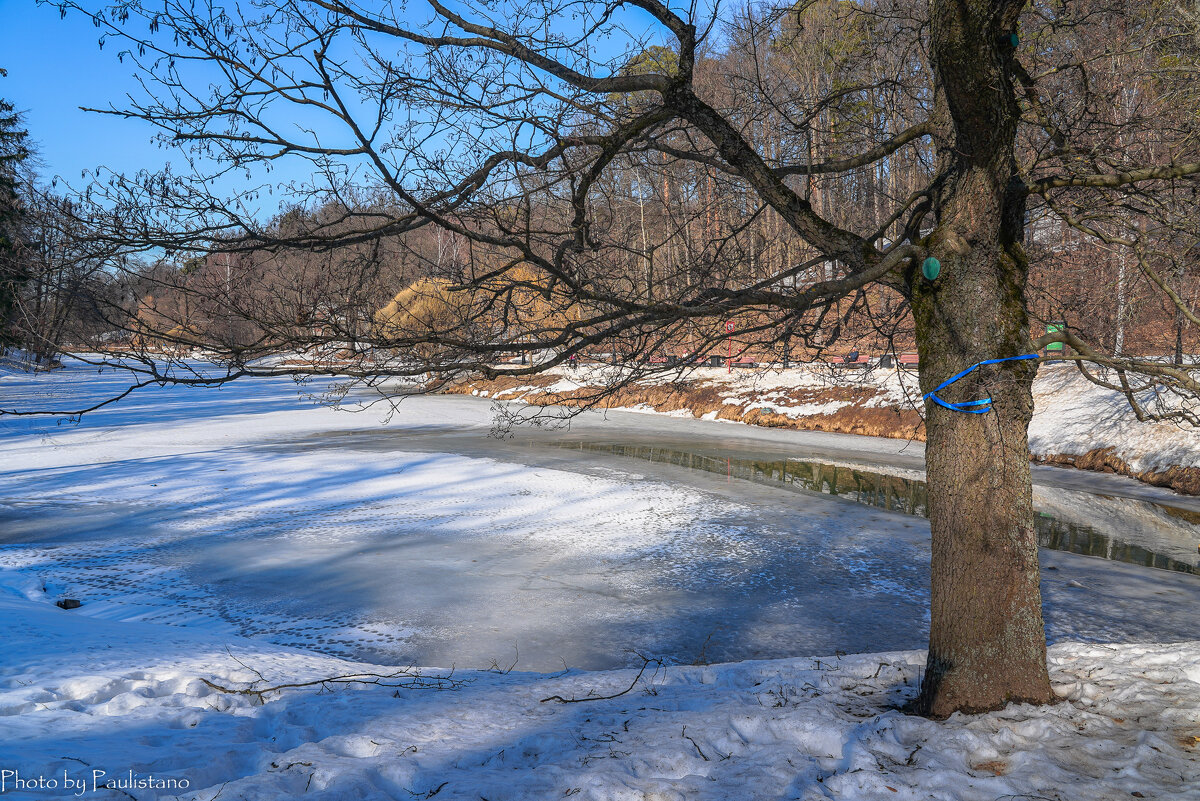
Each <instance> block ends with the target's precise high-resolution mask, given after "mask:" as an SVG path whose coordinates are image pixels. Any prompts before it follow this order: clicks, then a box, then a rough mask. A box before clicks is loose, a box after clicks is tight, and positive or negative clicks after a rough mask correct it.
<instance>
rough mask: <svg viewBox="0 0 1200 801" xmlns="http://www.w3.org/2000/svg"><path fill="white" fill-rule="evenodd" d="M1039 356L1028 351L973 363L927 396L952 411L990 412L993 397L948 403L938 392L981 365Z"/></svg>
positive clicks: (926, 394) (967, 412) (927, 393)
mask: <svg viewBox="0 0 1200 801" xmlns="http://www.w3.org/2000/svg"><path fill="white" fill-rule="evenodd" d="M1037 358H1040V357H1039V354H1037V353H1026V354H1024V355H1023V356H1005V357H1004V358H1003V359H988V360H987V361H984V362H978V363H977V364H973V365H971V366H970V367H968V368H967V369H966V370H963V371H962V372H961V373H959V374H958V375H956V376H953V377H951V378H947V379H946V380H945V381H943V382H942V383H940V384H938V386H937V388H936V389H934V390H933V392H926V393H925V398H926V399H927V400H931V401H933V402H934V403H936V404H937V405H938V406H945V407H946V408H947V409H949V410H950V411H952V412H964V413H966V414H987V413H988V412H990V411H991V410H992V399H991V398H983V399H981V400H973V401H959V402H958V403H948V402H946V401H944V400H942V399H941V398H939V397H938V396H937V393H939V392H941V391H942V390H943V389H945V388H946V387H948V386H950V385H951V384H953V383H954V382H955V381H957V380H958V379H960V378H962V377H963V376H965V375H970V374H971V373H973V372H975V371H976V370H978V369H979V368H980V367H983V366H984V365H985V364H999V363H1000V362H1017V361H1022V360H1024V359H1037Z"/></svg>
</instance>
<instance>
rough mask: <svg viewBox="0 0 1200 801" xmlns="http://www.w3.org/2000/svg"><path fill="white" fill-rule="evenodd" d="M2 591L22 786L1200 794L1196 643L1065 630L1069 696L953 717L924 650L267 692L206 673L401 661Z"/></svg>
mask: <svg viewBox="0 0 1200 801" xmlns="http://www.w3.org/2000/svg"><path fill="white" fill-rule="evenodd" d="M0 613H2V614H3V616H4V619H5V621H6V640H5V649H4V652H3V656H2V657H0V716H2V717H3V721H4V722H3V728H4V731H5V736H4V738H3V743H2V744H0V769H3V770H6V771H11V773H8V774H6V776H5V779H4V780H5V781H6V782H7V787H5V788H3V789H0V792H3V793H4V796H3V797H4V798H14V799H17V798H20V799H34V798H36V799H50V798H68V797H72V796H73V795H75V793H77V792H78V791H77V790H75V789H63V788H62V782H63V779H64V777H65V778H69V779H70V780H71V781H73V782H84V783H85V785H86V788H87V793H86V794H84V795H83V796H82V797H95V798H126V797H132V798H136V799H139V801H140V800H141V799H154V798H158V799H166V798H182V799H195V800H196V801H211V800H212V799H214V798H218V797H219V798H222V799H251V800H257V799H263V800H264V801H265V800H266V799H279V798H298V797H304V798H314V799H324V800H325V801H341V800H342V799H345V801H358V799H405V800H406V801H407V799H411V798H425V797H433V796H434V795H436V796H437V797H438V798H444V799H472V801H475V799H479V798H486V799H489V800H490V801H501V800H502V799H533V798H539V799H540V798H546V799H549V798H563V797H567V798H578V799H590V800H593V801H612V799H714V801H715V800H721V801H723V800H724V799H731V798H797V799H825V798H837V799H847V800H852V799H881V798H887V799H891V798H895V799H912V800H913V801H928V800H929V799H954V800H955V801H995V799H997V798H1006V797H1014V798H1017V797H1019V798H1039V799H1056V800H1061V801H1066V800H1067V799H1079V800H1080V801H1083V800H1084V799H1086V800H1087V801H1101V800H1104V799H1111V800H1112V801H1116V799H1122V800H1123V799H1128V798H1131V797H1141V798H1164V799H1165V798H1178V799H1186V798H1200V756H1198V750H1197V744H1198V743H1200V739H1198V737H1200V726H1198V725H1197V722H1196V718H1195V709H1197V708H1200V683H1198V682H1200V642H1194V643H1181V644H1174V645H1124V646H1089V645H1076V644H1064V645H1059V646H1056V647H1054V648H1052V649H1051V653H1050V664H1051V676H1052V680H1053V682H1054V685H1055V688H1056V692H1057V693H1058V694H1059V696H1060V697H1061V698H1063V699H1064V702H1063V703H1060V704H1057V705H1055V706H1051V707H1047V708H1040V709H1039V708H1033V707H1029V706H1016V707H1012V708H1009V709H1006V710H1003V711H1000V712H995V713H991V714H986V715H978V716H970V717H967V716H960V715H956V716H954V717H952V718H951V719H949V720H948V721H945V722H940V723H939V722H932V721H928V720H923V719H919V718H912V717H908V716H905V715H904V714H902V713H901V712H899V711H897V706H898V705H900V704H902V703H903V702H904V701H905V700H906V699H908V698H910V697H911V696H912V695H913V694H914V692H915V687H916V685H917V683H918V681H919V676H920V671H921V666H922V664H923V655H922V654H921V653H920V652H899V653H884V654H868V655H856V656H840V657H837V656H835V657H822V658H815V659H810V658H805V659H788V660H777V661H770V662H743V663H737V664H726V665H707V666H695V667H670V668H661V667H658V666H657V665H655V664H653V663H651V664H650V665H648V666H647V668H646V669H645V671H644V672H642V673H641V675H640V677H639V675H638V671H636V670H617V671H605V672H602V673H582V672H571V673H567V674H559V675H554V676H543V675H534V674H520V673H509V674H496V673H487V672H465V673H457V674H454V678H455V679H457V680H463V681H464V682H465V684H464V685H463V686H462V687H461V688H459V689H456V690H430V689H420V690H417V689H394V688H392V687H379V686H371V685H366V684H358V685H349V686H338V685H328V686H325V687H320V686H315V687H303V688H297V689H291V690H283V691H280V692H276V693H271V694H268V695H267V696H265V703H260V702H259V700H258V699H257V698H256V697H255V696H251V695H240V694H230V693H224V692H220V691H218V690H216V689H214V688H213V687H212V686H210V685H208V684H206V683H205V682H204V681H202V679H206V680H208V681H211V682H213V683H214V684H217V685H220V686H222V687H227V688H229V689H245V688H260V689H261V688H263V687H266V686H278V685H279V684H284V683H300V682H306V681H313V680H316V679H321V678H331V677H336V676H343V675H348V674H356V673H390V672H393V671H394V670H395V668H392V667H386V666H378V665H368V664H358V663H352V662H346V661H344V660H340V659H335V658H332V657H327V656H321V655H316V654H312V653H305V652H302V651H297V650H292V649H287V648H281V647H278V646H271V645H268V644H264V643H261V642H251V641H248V640H242V639H238V638H232V639H229V638H221V639H217V638H213V637H210V636H206V635H204V634H201V633H197V632H194V631H192V630H189V629H184V628H176V627H163V626H154V625H150V624H138V623H114V622H109V621H101V620H94V619H86V618H81V617H78V616H76V615H74V614H72V613H71V612H64V611H61V610H59V609H56V608H54V607H52V606H50V605H49V604H48V603H36V602H34V601H30V600H26V599H24V598H18V597H15V596H13V595H11V594H10V595H7V596H4V597H0ZM422 672H423V673H424V674H425V675H426V676H435V675H448V672H445V671H436V670H425V671H422ZM626 690H628V691H627V692H626ZM553 696H558V697H560V698H562V699H587V698H589V697H591V698H594V697H596V696H617V697H615V698H611V699H608V700H586V701H583V702H580V703H565V704H564V703H559V702H557V701H546V700H544V699H548V698H551V697H553ZM94 771H103V773H102V774H94V773H93V772H94ZM94 777H97V778H98V780H99V783H100V785H101V789H100V790H99V791H96V792H93V791H92V786H93V778H94ZM16 778H20V779H21V780H22V781H25V782H27V783H28V782H35V781H37V780H38V779H39V778H40V779H41V780H43V781H45V780H51V779H53V780H55V781H57V782H58V786H59V789H58V790H56V791H47V790H37V791H23V790H20V789H14V782H15V779H16ZM131 779H132V780H133V782H139V781H140V782H142V783H143V786H142V787H140V788H139V787H138V786H137V785H136V784H132V785H131V784H130V780H131ZM149 781H158V782H160V783H165V782H168V781H173V782H174V785H173V787H174V788H175V789H162V790H155V789H147V788H146V787H145V783H147V782H149ZM106 782H114V783H115V786H116V787H117V788H119V789H116V790H111V791H109V790H104V789H103V784H104V783H106ZM184 783H186V787H184ZM27 786H29V785H27ZM159 786H160V787H161V786H162V784H160V785H159ZM180 788H182V789H180Z"/></svg>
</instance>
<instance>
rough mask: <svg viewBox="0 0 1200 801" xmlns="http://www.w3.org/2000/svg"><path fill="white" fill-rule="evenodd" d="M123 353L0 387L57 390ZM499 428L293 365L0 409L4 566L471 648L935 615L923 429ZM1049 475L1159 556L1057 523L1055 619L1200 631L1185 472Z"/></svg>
mask: <svg viewBox="0 0 1200 801" xmlns="http://www.w3.org/2000/svg"><path fill="white" fill-rule="evenodd" d="M115 380H116V379H115V378H112V379H110V378H108V377H107V376H104V377H98V376H96V375H95V373H94V371H93V372H86V371H80V370H71V371H65V372H63V373H60V374H57V375H55V376H51V377H38V378H24V379H19V378H14V377H9V378H6V379H5V380H4V382H3V383H2V384H0V387H2V388H3V391H4V393H5V395H6V397H13V396H20V395H21V393H27V394H28V395H29V396H30V397H34V396H36V397H48V396H54V395H57V396H58V397H59V398H61V399H70V398H71V397H73V395H78V396H80V397H83V396H86V395H88V394H89V393H95V392H99V391H101V390H102V389H103V387H97V382H99V381H115ZM48 381H53V382H55V383H54V385H53V386H50V385H48V384H47V382H48ZM72 382H75V383H74V384H72ZM491 433H492V404H491V403H490V402H487V401H481V400H478V399H474V398H464V397H433V398H414V399H410V400H408V401H405V402H404V403H403V404H402V405H401V406H400V409H399V411H398V412H397V413H396V414H395V416H394V418H393V419H392V420H391V421H390V423H389V424H388V425H386V426H382V425H380V422H379V414H378V413H376V412H374V411H366V412H360V413H359V414H357V415H355V414H351V413H346V412H336V411H333V410H329V409H324V408H314V407H313V406H312V405H311V404H310V403H308V402H306V401H304V400H299V399H297V398H296V396H295V389H294V387H293V386H292V384H291V382H289V381H264V382H257V383H254V384H238V385H234V386H233V387H230V388H227V389H225V390H222V391H219V392H218V391H214V390H188V389H184V388H175V389H164V390H159V391H153V392H147V393H144V394H139V395H138V396H136V397H135V398H133V399H131V402H130V403H129V404H125V405H121V406H118V407H113V408H110V409H107V410H103V411H101V412H98V413H96V414H95V415H89V416H85V417H84V419H83V421H82V422H81V423H80V424H78V425H74V426H71V425H68V426H61V425H56V424H55V423H53V422H52V421H47V420H45V419H32V420H18V421H14V422H9V421H5V422H4V423H3V428H2V429H0V458H3V470H2V471H0V568H3V572H2V573H0V590H2V589H3V588H8V589H9V590H10V591H15V592H19V593H22V594H24V595H26V596H28V597H32V598H42V599H45V600H46V601H47V602H50V601H51V600H53V599H54V598H57V597H60V596H70V597H78V598H80V599H82V600H84V602H85V605H84V607H83V608H82V609H80V610H77V612H73V613H71V614H79V615H84V616H93V617H99V618H108V619H115V620H130V619H140V620H148V621H157V622H163V623H171V624H176V625H188V626H197V627H206V628H210V629H213V630H215V631H230V632H235V633H239V634H246V635H250V636H254V637H262V638H267V639H270V640H271V641H274V642H278V643H283V644H291V645H297V646H301V647H304V648H310V649H315V650H320V651H325V652H328V653H333V654H338V655H343V656H351V657H355V658H359V659H364V660H370V661H377V662H386V663H412V664H424V665H444V666H448V665H457V666H460V667H470V668H475V667H487V666H489V665H491V664H493V663H494V664H495V665H497V666H498V667H500V668H507V667H509V666H510V665H513V664H514V663H515V664H516V666H517V669H527V670H540V671H553V670H556V669H561V668H562V667H563V666H564V665H566V666H568V667H573V668H606V667H613V666H617V665H625V664H629V663H635V662H637V661H640V660H638V658H637V657H636V656H635V655H634V652H642V653H652V654H656V655H665V656H667V657H669V658H670V659H671V660H673V661H676V662H684V663H690V662H696V661H707V662H716V661H729V660H738V659H748V658H772V657H782V656H792V655H802V654H827V653H834V652H837V651H844V652H858V651H881V650H892V649H904V648H917V647H922V646H923V645H924V641H925V636H926V627H927V612H926V606H927V586H926V585H927V582H928V559H929V548H928V524H927V523H926V522H925V521H924V520H923V519H921V518H920V517H919V516H914V515H912V514H906V513H905V512H906V511H907V512H913V511H919V508H918V507H920V505H921V500H920V498H921V493H922V492H923V491H924V490H923V485H921V484H920V477H921V475H920V470H921V462H922V460H921V450H920V447H919V446H918V445H916V444H908V443H903V442H896V441H889V440H873V439H870V438H855V437H838V436H835V435H828V434H809V433H806V432H781V431H774V430H762V429H751V428H749V427H745V426H733V425H723V424H716V423H707V422H702V421H694V420H677V419H672V418H664V417H659V416H649V415H638V414H630V413H611V414H609V415H607V416H604V415H599V414H588V415H584V416H581V417H578V418H575V419H573V420H572V421H570V424H569V426H546V427H541V428H529V427H519V428H517V429H514V435H513V436H512V437H510V438H505V439H498V438H496V437H494V436H490V434H491ZM698 459H699V460H705V459H707V460H715V461H711V462H705V464H706V465H708V466H707V467H704V466H702V467H699V468H698V467H697V460H698ZM720 460H725V467H726V470H725V472H722V471H721V470H720V469H718V468H719V467H720ZM685 461H687V462H689V464H687V465H685V464H684V462H685ZM814 470H815V474H814ZM1035 475H1036V480H1037V481H1038V483H1039V488H1038V503H1039V507H1040V508H1042V509H1043V510H1044V511H1045V512H1046V513H1047V514H1050V515H1052V518H1046V519H1047V520H1050V519H1053V520H1054V521H1056V522H1055V524H1054V525H1047V527H1046V528H1045V529H1044V530H1043V532H1042V534H1043V536H1044V537H1046V538H1048V543H1047V544H1062V542H1063V541H1069V542H1068V543H1067V544H1068V546H1069V547H1067V548H1066V550H1083V551H1085V552H1088V553H1096V552H1105V553H1101V554H1100V555H1120V554H1122V553H1123V554H1125V555H1127V556H1128V557H1130V559H1129V561H1133V562H1141V563H1150V564H1159V563H1160V562H1161V565H1160V566H1162V567H1168V568H1172V570H1158V569H1148V568H1146V567H1144V566H1141V565H1139V564H1121V563H1117V562H1113V561H1105V560H1102V559H1096V558H1089V557H1086V556H1080V555H1076V554H1073V553H1058V552H1053V551H1050V550H1045V551H1043V564H1044V567H1045V568H1046V571H1045V572H1044V592H1045V596H1046V602H1047V613H1046V614H1047V625H1048V633H1049V635H1050V637H1051V639H1052V640H1064V639H1089V640H1098V641H1122V640H1124V641H1171V640H1180V639H1195V638H1200V627H1198V626H1197V624H1196V623H1195V622H1194V615H1193V614H1192V612H1191V610H1194V609H1195V608H1196V607H1195V604H1196V602H1197V601H1200V579H1198V578H1197V577H1196V576H1194V575H1188V574H1187V572H1186V571H1188V570H1191V569H1192V568H1194V566H1195V564H1196V558H1195V557H1196V543H1197V542H1198V541H1200V536H1198V535H1197V527H1196V525H1195V521H1196V520H1197V517H1196V515H1197V514H1200V504H1198V503H1197V499H1190V498H1181V497H1180V496H1176V495H1173V494H1172V493H1169V492H1165V491H1161V490H1156V489H1154V488H1149V487H1144V486H1142V485H1139V484H1137V483H1136V482H1133V481H1130V480H1126V479H1119V478H1116V477H1112V476H1097V475H1087V474H1080V473H1077V472H1075V471H1066V470H1055V469H1052V468H1038V469H1036V470H1035ZM804 476H807V477H808V478H806V479H805V480H798V479H799V478H803V477H804ZM747 479H749V480H747ZM823 485H824V486H823ZM851 485H853V492H849V490H850V489H851ZM822 488H825V489H829V488H832V489H836V490H838V494H839V495H842V496H846V495H847V494H852V495H853V496H854V497H855V499H857V500H858V501H872V500H874V501H875V502H876V503H875V505H872V504H871V503H867V504H863V503H855V502H853V501H851V500H846V499H845V497H838V498H834V497H829V496H828V495H822V494H820V493H819V492H814V491H810V490H814V489H822ZM1084 490H1086V491H1084ZM906 504H907V505H908V507H910V508H906V509H900V508H898V505H899V506H900V507H903V506H905V505H906ZM1044 525H1045V524H1044ZM1054 526H1059V527H1060V529H1061V530H1059V529H1056V528H1055V527H1054ZM1081 526H1082V527H1086V528H1087V529H1088V530H1087V531H1084V528H1081ZM1056 538H1057V539H1056ZM1156 560H1158V561H1156Z"/></svg>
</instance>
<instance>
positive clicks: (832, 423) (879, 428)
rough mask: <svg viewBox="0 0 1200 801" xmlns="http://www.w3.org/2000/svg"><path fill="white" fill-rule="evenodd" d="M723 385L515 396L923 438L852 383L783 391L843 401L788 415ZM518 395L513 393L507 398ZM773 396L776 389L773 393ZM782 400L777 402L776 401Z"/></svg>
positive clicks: (501, 385) (517, 381)
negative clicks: (731, 399) (832, 407)
mask: <svg viewBox="0 0 1200 801" xmlns="http://www.w3.org/2000/svg"><path fill="white" fill-rule="evenodd" d="M555 381H556V378H554V377H552V376H529V377H521V378H513V377H509V376H504V377H501V378H497V379H495V380H492V381H470V382H466V383H463V384H458V385H455V386H453V387H448V388H447V389H446V390H444V391H445V392H449V393H454V394H462V395H470V394H471V393H472V392H477V391H486V392H487V393H488V396H490V397H496V395H497V394H503V393H505V392H506V391H508V390H512V389H515V388H517V387H521V386H536V387H546V386H549V385H550V384H552V383H554V382H555ZM728 392H729V390H728V388H725V387H721V386H719V385H714V384H711V383H709V382H706V381H681V382H676V383H671V384H654V385H632V386H627V387H620V388H618V389H615V390H612V391H608V390H605V389H603V388H601V387H584V388H582V389H578V390H574V391H571V392H562V393H553V392H525V393H522V394H520V395H519V397H520V398H521V399H522V400H524V401H526V402H528V403H533V404H544V405H549V404H560V405H564V406H590V407H595V408H599V409H614V408H623V407H630V406H647V407H649V408H652V409H654V410H655V411H657V412H674V411H679V410H687V411H689V412H691V413H692V414H693V415H695V416H696V417H703V416H704V415H708V414H714V413H715V417H716V419H718V420H734V421H737V422H743V423H749V424H750V425H756V426H764V427H767V428H789V429H795V430H800V431H829V432H834V433H839V434H861V435H866V436H873V437H890V438H893V439H916V440H924V439H925V428H924V423H923V421H922V420H921V417H920V415H918V414H917V412H916V411H915V410H912V409H901V408H899V407H878V406H868V405H866V404H867V402H869V401H870V400H871V399H872V398H874V397H875V393H874V392H872V391H870V390H864V389H860V388H852V387H828V388H804V389H796V390H792V391H790V392H788V393H787V402H786V405H788V406H791V405H793V404H797V405H798V404H801V403H813V402H820V401H843V402H846V403H847V404H849V405H847V406H843V407H842V408H840V409H837V410H836V411H834V412H831V413H828V414H813V415H806V416H801V417H789V416H787V415H784V414H780V413H778V412H772V411H769V410H767V409H763V408H757V409H750V410H749V411H747V409H746V407H747V406H750V405H753V399H751V400H750V401H747V402H746V403H745V404H744V405H743V404H741V403H725V397H726V395H727V394H728ZM517 397H518V396H517V395H513V396H512V399H516V398H517ZM776 397H777V395H776ZM781 405H782V404H781Z"/></svg>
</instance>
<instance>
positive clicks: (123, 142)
mask: <svg viewBox="0 0 1200 801" xmlns="http://www.w3.org/2000/svg"><path fill="white" fill-rule="evenodd" d="M98 38H99V31H97V30H96V29H95V28H94V27H92V25H91V23H90V22H87V21H85V20H82V19H80V18H78V17H72V16H68V17H67V18H66V19H65V20H62V19H59V14H58V9H56V8H54V7H52V6H38V5H37V4H36V3H35V2H34V0H0V67H3V68H4V69H7V70H8V77H7V78H0V97H3V98H5V99H6V100H8V101H10V102H11V103H13V105H15V106H16V107H17V108H18V109H19V110H21V111H24V112H25V122H26V128H27V129H28V130H29V133H30V136H31V137H32V138H33V140H34V141H35V142H36V143H37V148H38V150H39V152H40V156H41V158H42V160H43V162H45V168H44V170H43V172H44V176H45V177H47V178H49V177H51V176H53V175H61V176H63V177H64V178H66V179H67V180H68V181H70V182H71V183H73V184H76V185H77V184H78V183H79V177H80V172H81V171H82V170H85V169H92V168H94V167H96V166H98V165H105V166H108V167H110V168H113V169H115V170H118V171H126V172H131V171H134V170H137V169H139V168H141V167H158V166H161V165H162V164H163V163H164V162H166V161H167V160H169V158H170V154H168V153H167V152H166V151H163V150H160V149H158V148H157V147H155V146H153V145H152V144H151V143H150V139H151V137H152V136H153V129H152V128H151V127H150V126H149V125H146V124H145V123H140V122H137V121H133V120H121V119H118V118H116V117H106V116H103V115H100V114H92V113H87V112H84V111H81V110H80V109H79V107H80V106H85V105H86V106H97V107H106V106H108V105H110V104H113V103H120V101H121V99H122V98H123V97H124V96H125V94H126V93H127V92H131V91H134V90H135V89H136V86H137V84H136V83H135V82H134V81H133V78H132V69H131V67H130V66H129V65H128V64H126V65H121V64H119V63H118V62H117V52H116V51H117V49H118V48H115V47H112V46H111V45H110V46H109V47H106V48H105V49H104V50H100V48H99V46H98V45H97V39H98Z"/></svg>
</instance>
